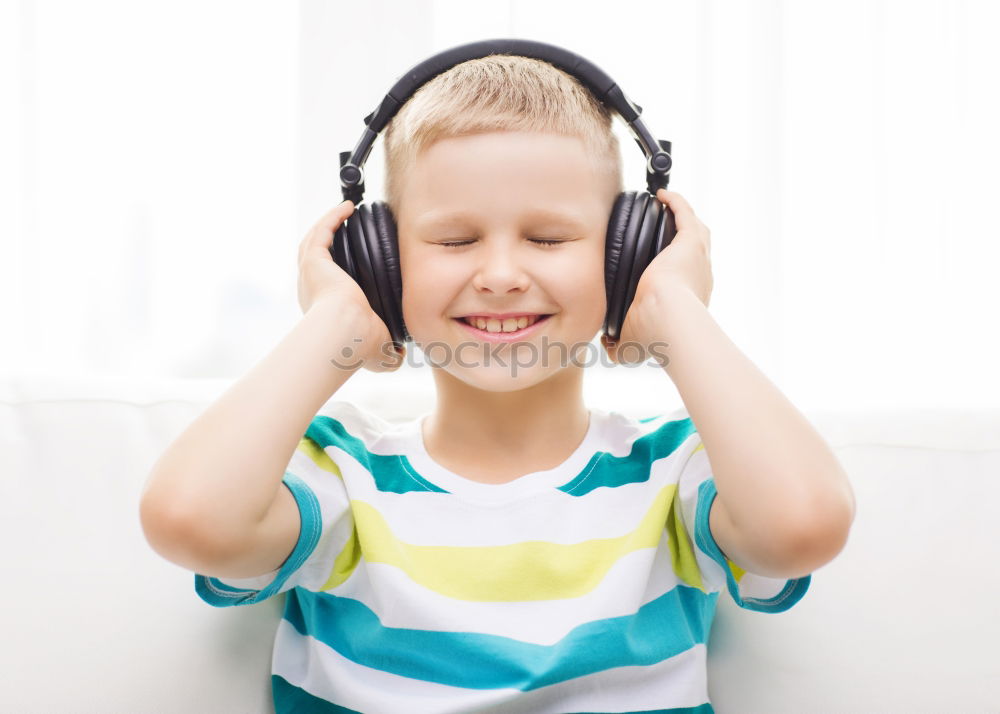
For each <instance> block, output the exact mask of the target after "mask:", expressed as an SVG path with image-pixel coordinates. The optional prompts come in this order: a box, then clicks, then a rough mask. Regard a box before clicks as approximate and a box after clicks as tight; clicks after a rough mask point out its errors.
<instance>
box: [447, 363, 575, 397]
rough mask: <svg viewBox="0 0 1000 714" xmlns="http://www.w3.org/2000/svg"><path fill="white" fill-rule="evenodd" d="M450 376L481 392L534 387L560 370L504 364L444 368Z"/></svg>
mask: <svg viewBox="0 0 1000 714" xmlns="http://www.w3.org/2000/svg"><path fill="white" fill-rule="evenodd" d="M445 371H446V372H447V373H448V374H449V375H450V376H451V377H452V378H454V379H457V380H459V381H461V382H463V383H464V384H466V385H468V386H470V387H473V388H475V389H478V390H480V391H483V392H518V391H521V390H522V389H529V388H531V387H534V386H536V385H538V384H541V383H542V382H544V381H546V380H547V379H550V378H552V377H553V376H555V375H556V374H558V373H559V372H561V371H562V370H561V369H559V368H556V369H544V368H541V367H523V368H522V367H517V369H516V371H515V369H514V366H512V365H511V364H510V363H509V362H508V363H507V365H506V366H500V365H494V366H492V367H482V366H480V367H470V368H468V369H462V368H458V369H456V370H450V369H449V370H445Z"/></svg>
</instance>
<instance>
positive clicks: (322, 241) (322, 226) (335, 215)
mask: <svg viewBox="0 0 1000 714" xmlns="http://www.w3.org/2000/svg"><path fill="white" fill-rule="evenodd" d="M352 213H354V202H353V201H350V200H347V201H343V202H341V203H338V204H337V205H336V206H334V207H333V208H331V209H330V210H329V211H327V212H326V213H325V214H323V217H322V218H320V219H319V220H318V221H317V222H316V224H315V225H314V226H313V227H312V228H311V229H310V230H309V232H308V233H306V236H305V238H303V239H302V243H301V244H300V245H299V258H300V259H301V258H302V257H303V256H304V255H306V254H316V251H326V252H329V250H330V245H331V244H332V243H333V234H334V232H336V230H337V229H338V228H340V226H341V225H342V224H343V223H344V221H346V220H347V219H348V218H350V217H351V214H352Z"/></svg>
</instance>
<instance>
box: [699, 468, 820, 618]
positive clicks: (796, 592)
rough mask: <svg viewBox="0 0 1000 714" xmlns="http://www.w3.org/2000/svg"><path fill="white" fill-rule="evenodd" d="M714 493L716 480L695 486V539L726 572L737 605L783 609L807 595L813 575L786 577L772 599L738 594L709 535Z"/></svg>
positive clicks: (752, 607) (730, 590)
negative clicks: (783, 584) (696, 501)
mask: <svg viewBox="0 0 1000 714" xmlns="http://www.w3.org/2000/svg"><path fill="white" fill-rule="evenodd" d="M717 494H718V491H717V490H716V488H715V479H711V478H710V479H707V480H705V481H702V482H701V485H700V486H698V510H697V512H696V515H695V519H694V520H695V529H694V536H695V542H696V543H697V544H698V547H699V548H701V550H702V551H704V552H705V553H707V554H708V555H709V556H710V557H711V558H712V560H714V561H715V562H716V563H718V564H719V566H721V568H722V570H723V572H725V574H726V585H727V586H728V588H729V594H730V595H732V597H733V600H734V601H735V602H736V604H737V605H739V606H740V607H742V608H744V609H747V610H756V611H758V612H784V611H785V610H787V609H788V608H790V607H791V606H792V605H794V604H795V603H797V602H798V601H799V600H800V599H801V598H802V596H803V595H805V594H806V590H808V589H809V583H810V581H811V580H812V575H806V576H805V577H802V578H792V579H790V580H788V582H787V583H785V587H784V588H782V590H781V592H780V593H778V594H777V595H775V596H774V597H772V598H765V599H762V598H754V597H748V598H742V597H740V586H739V583H737V582H736V578H734V577H733V571H732V570H730V568H729V563H727V562H726V556H725V555H723V554H722V550H721V549H720V548H719V545H718V543H716V542H715V538H714V537H713V536H712V529H711V527H710V526H709V520H708V518H709V514H710V512H711V508H712V501H714V500H715V497H716V495H717Z"/></svg>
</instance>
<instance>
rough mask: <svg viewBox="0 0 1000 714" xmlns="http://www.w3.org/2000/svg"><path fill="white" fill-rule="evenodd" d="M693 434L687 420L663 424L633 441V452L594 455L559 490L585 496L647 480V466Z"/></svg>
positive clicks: (689, 420) (690, 423) (572, 494)
mask: <svg viewBox="0 0 1000 714" xmlns="http://www.w3.org/2000/svg"><path fill="white" fill-rule="evenodd" d="M694 433H695V428H694V423H693V422H692V421H691V418H690V417H687V418H685V419H676V420H674V421H668V422H665V423H664V424H663V426H661V427H659V428H657V429H656V430H654V431H652V432H650V433H649V434H643V435H642V436H641V437H639V438H638V439H636V440H635V441H634V442H632V449H631V451H630V452H629V453H628V454H627V455H625V456H612V455H611V454H609V453H608V452H606V451H599V452H597V453H595V454H594V455H593V457H592V458H591V459H590V462H589V463H588V464H587V466H586V467H585V468H584V469H583V470H582V471H581V472H580V473H579V474H578V475H577V476H576V477H575V478H573V479H571V480H570V481H568V482H566V483H565V484H563V485H562V486H560V487H559V490H560V491H565V492H566V493H568V494H570V495H571V496H585V495H587V494H588V493H590V492H591V491H593V490H594V489H596V488H600V487H602V486H607V487H608V488H614V487H616V486H624V485H626V484H630V483H641V482H644V481H648V480H649V467H650V464H652V463H653V461H655V460H656V459H662V458H664V457H667V456H670V454H672V453H674V452H675V451H676V450H677V449H678V447H680V445H681V444H683V443H684V441H685V440H686V439H687V438H688V437H689V436H691V435H692V434H694ZM595 462H596V463H595Z"/></svg>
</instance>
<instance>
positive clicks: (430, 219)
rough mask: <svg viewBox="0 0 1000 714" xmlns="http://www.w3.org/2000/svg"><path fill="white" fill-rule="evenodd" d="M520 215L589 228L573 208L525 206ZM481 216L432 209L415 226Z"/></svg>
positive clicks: (431, 226)
mask: <svg viewBox="0 0 1000 714" xmlns="http://www.w3.org/2000/svg"><path fill="white" fill-rule="evenodd" d="M519 215H520V217H521V218H522V219H523V220H525V221H531V222H532V223H542V224H545V225H551V226H564V227H566V228H571V229H575V230H586V229H587V228H588V225H587V222H586V220H585V219H584V217H582V216H580V215H579V214H578V212H577V211H575V210H574V209H571V208H543V207H535V208H524V209H523V210H521V211H520V212H519ZM478 219H479V217H478V216H477V214H476V213H475V212H473V211H469V210H466V209H456V210H430V211H427V212H424V213H421V214H420V215H418V216H417V217H416V218H415V219H414V221H413V227H414V228H416V229H417V230H434V229H438V228H448V227H450V226H461V225H467V224H469V223H474V222H475V221H476V220H478Z"/></svg>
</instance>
